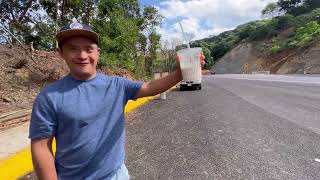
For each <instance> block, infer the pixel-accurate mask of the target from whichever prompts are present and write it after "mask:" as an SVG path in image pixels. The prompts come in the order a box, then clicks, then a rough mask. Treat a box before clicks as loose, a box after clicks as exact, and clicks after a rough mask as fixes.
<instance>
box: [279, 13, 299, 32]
mask: <svg viewBox="0 0 320 180" xmlns="http://www.w3.org/2000/svg"><path fill="white" fill-rule="evenodd" d="M276 21H277V22H276V24H275V28H276V29H277V30H283V29H287V28H289V27H292V26H293V25H294V24H295V18H294V16H292V15H290V14H286V15H284V16H280V17H278V18H277V19H276Z"/></svg>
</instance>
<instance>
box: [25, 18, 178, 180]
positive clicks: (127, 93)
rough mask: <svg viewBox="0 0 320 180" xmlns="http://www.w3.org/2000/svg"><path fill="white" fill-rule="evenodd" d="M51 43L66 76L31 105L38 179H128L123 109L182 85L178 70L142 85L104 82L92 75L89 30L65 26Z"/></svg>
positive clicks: (94, 40)
mask: <svg viewBox="0 0 320 180" xmlns="http://www.w3.org/2000/svg"><path fill="white" fill-rule="evenodd" d="M56 39H57V41H58V44H59V54H60V55H61V57H62V58H63V59H64V60H65V62H66V64H67V65H68V67H69V69H70V74H69V75H67V76H66V77H64V78H63V79H61V80H59V81H56V82H55V83H53V84H51V85H49V86H47V87H46V88H44V89H43V90H42V91H41V92H40V93H39V95H38V96H37V98H36V100H35V102H34V105H33V111H32V115H31V122H30V135H29V138H30V139H31V152H32V159H33V165H34V168H35V171H36V173H37V175H38V177H39V179H46V180H51V179H62V180H64V179H72V180H80V179H94V180H96V179H128V178H129V176H128V172H127V169H126V167H125V165H124V160H125V148H124V142H125V133H124V106H125V104H126V103H127V101H128V100H130V99H137V98H141V97H145V96H151V95H156V94H159V93H161V92H164V91H166V90H167V89H169V88H170V87H172V86H174V85H175V84H176V83H178V82H179V81H181V80H182V75H181V70H180V66H179V65H178V66H177V70H176V71H175V72H173V73H171V74H169V75H168V76H166V77H164V78H162V79H158V80H154V81H150V82H145V83H142V82H136V81H129V80H127V79H124V78H120V77H109V76H105V75H103V74H99V73H97V72H96V66H97V62H98V59H99V54H100V49H99V47H98V42H99V37H98V35H97V33H95V32H94V31H93V30H92V28H91V27H90V26H87V25H85V24H80V23H72V24H68V25H66V26H65V27H63V28H62V29H61V30H60V31H59V32H58V33H57V35H56ZM54 137H55V139H56V147H57V148H56V154H55V157H54V156H53V153H52V148H51V147H52V140H53V138H54Z"/></svg>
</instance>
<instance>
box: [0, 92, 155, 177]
mask: <svg viewBox="0 0 320 180" xmlns="http://www.w3.org/2000/svg"><path fill="white" fill-rule="evenodd" d="M154 97H155V96H150V97H145V98H140V99H137V100H136V101H129V102H128V103H127V105H126V106H125V112H129V111H132V110H133V109H135V108H137V107H139V106H141V105H142V104H144V103H146V102H147V101H150V100H151V99H153V98H154ZM52 146H53V151H54V152H55V146H56V145H55V142H53V145H52ZM31 171H33V166H32V159H31V150H30V147H28V148H26V149H24V150H22V151H20V152H18V153H16V154H14V155H12V156H9V157H7V158H6V159H0V180H16V179H18V178H20V177H22V176H24V175H26V174H28V173H29V172H31Z"/></svg>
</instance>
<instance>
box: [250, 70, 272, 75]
mask: <svg viewBox="0 0 320 180" xmlns="http://www.w3.org/2000/svg"><path fill="white" fill-rule="evenodd" d="M251 74H266V75H269V74H270V71H252V73H251Z"/></svg>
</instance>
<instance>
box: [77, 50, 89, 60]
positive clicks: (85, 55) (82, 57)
mask: <svg viewBox="0 0 320 180" xmlns="http://www.w3.org/2000/svg"><path fill="white" fill-rule="evenodd" d="M78 59H79V60H86V59H88V53H87V52H86V51H83V50H81V51H80V52H79V54H78Z"/></svg>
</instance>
